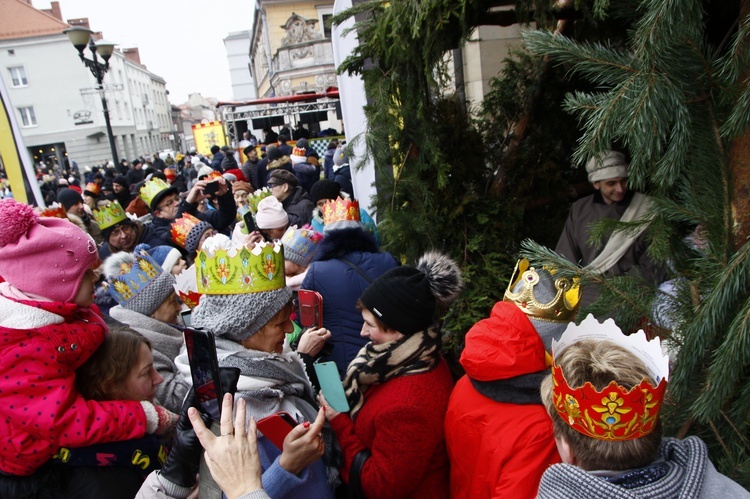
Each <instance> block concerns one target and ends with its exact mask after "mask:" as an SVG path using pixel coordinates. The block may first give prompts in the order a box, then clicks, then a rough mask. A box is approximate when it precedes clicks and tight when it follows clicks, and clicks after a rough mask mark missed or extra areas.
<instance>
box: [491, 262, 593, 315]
mask: <svg viewBox="0 0 750 499" xmlns="http://www.w3.org/2000/svg"><path fill="white" fill-rule="evenodd" d="M544 270H547V269H544ZM550 274H551V272H550ZM539 279H540V278H539V273H538V272H537V271H536V269H535V268H534V267H531V266H530V264H529V261H528V260H526V259H525V258H524V259H522V260H519V261H518V263H517V264H516V269H515V270H514V271H513V277H511V278H510V284H508V289H507V290H505V296H504V297H503V300H505V301H510V302H513V303H515V304H516V305H517V306H518V308H520V309H521V311H523V313H525V314H526V315H529V316H531V317H533V318H535V319H541V320H545V321H550V322H571V321H573V319H575V317H576V314H577V313H578V307H579V305H580V300H581V288H580V286H579V285H578V283H577V282H574V281H571V279H568V278H566V277H560V278H558V279H555V281H554V283H552V284H553V285H554V288H555V297H554V298H553V299H552V300H550V301H548V302H547V303H542V302H540V301H538V300H537V297H536V294H535V292H534V290H535V287H536V285H537V284H538V283H539ZM519 282H521V283H523V287H522V288H521V290H520V291H518V292H517V293H514V292H513V289H515V288H516V285H517V284H518V283H519Z"/></svg>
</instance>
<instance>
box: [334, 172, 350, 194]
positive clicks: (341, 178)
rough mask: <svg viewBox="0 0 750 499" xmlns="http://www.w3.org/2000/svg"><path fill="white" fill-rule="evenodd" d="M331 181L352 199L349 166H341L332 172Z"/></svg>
mask: <svg viewBox="0 0 750 499" xmlns="http://www.w3.org/2000/svg"><path fill="white" fill-rule="evenodd" d="M333 181H334V182H337V183H338V184H339V185H340V186H341V190H342V191H344V192H345V193H347V194H349V195H350V196H352V197H354V187H353V186H352V172H351V171H350V170H349V165H343V166H342V167H341V168H339V169H338V170H336V171H334V172H333Z"/></svg>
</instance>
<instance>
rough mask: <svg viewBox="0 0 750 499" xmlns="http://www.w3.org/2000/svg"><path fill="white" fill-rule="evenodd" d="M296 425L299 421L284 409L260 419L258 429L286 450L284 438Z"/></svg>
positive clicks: (281, 448)
mask: <svg viewBox="0 0 750 499" xmlns="http://www.w3.org/2000/svg"><path fill="white" fill-rule="evenodd" d="M295 426H297V421H295V420H294V418H293V417H292V416H291V414H289V413H288V412H284V411H282V412H277V413H276V414H271V415H270V416H267V417H265V418H263V419H261V420H259V421H258V431H259V432H261V433H262V434H263V436H265V437H266V438H267V439H268V440H270V441H271V443H272V444H273V445H275V446H276V447H278V448H279V450H284V439H285V438H286V436H287V435H288V434H289V432H290V431H292V429H293V428H294V427H295Z"/></svg>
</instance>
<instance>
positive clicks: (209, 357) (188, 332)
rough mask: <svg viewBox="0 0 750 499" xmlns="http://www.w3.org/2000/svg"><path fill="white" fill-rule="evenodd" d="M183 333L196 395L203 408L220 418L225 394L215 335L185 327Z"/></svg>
mask: <svg viewBox="0 0 750 499" xmlns="http://www.w3.org/2000/svg"><path fill="white" fill-rule="evenodd" d="M183 333H184V335H185V347H186V348H187V354H188V360H189V362H190V374H191V376H192V378H193V386H194V387H195V395H196V397H197V398H198V402H199V403H200V404H201V407H202V408H203V410H204V411H205V412H206V413H207V414H209V415H210V416H211V417H213V418H214V419H217V420H218V419H219V418H220V417H221V399H222V396H223V395H224V394H223V393H222V390H221V381H220V380H219V362H218V359H217V358H216V342H215V340H214V336H213V334H211V333H209V332H208V331H203V330H200V329H192V328H185V330H184V331H183Z"/></svg>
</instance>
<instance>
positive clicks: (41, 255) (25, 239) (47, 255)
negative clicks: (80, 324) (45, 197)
mask: <svg viewBox="0 0 750 499" xmlns="http://www.w3.org/2000/svg"><path fill="white" fill-rule="evenodd" d="M0 220H2V223H0V276H2V277H3V278H4V279H5V280H6V281H8V282H9V283H10V284H12V285H13V286H15V287H16V288H18V289H20V290H21V291H23V292H24V293H31V294H34V295H37V296H43V297H45V298H48V299H50V300H53V301H59V302H72V301H73V300H74V299H75V297H76V294H77V293H78V288H79V287H80V284H81V280H82V279H83V276H84V274H86V271H87V270H89V269H90V268H91V267H92V266H93V265H94V263H95V262H96V260H97V258H98V254H97V249H96V243H94V240H93V239H91V236H89V235H88V234H86V233H85V232H84V231H82V230H81V229H79V228H78V227H77V226H75V225H74V224H72V223H71V222H69V221H68V220H63V219H60V218H48V217H44V218H42V217H39V215H38V214H37V213H36V212H35V211H34V209H33V208H32V207H31V206H29V205H27V204H23V203H19V202H18V201H15V200H13V199H4V200H2V201H0Z"/></svg>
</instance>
